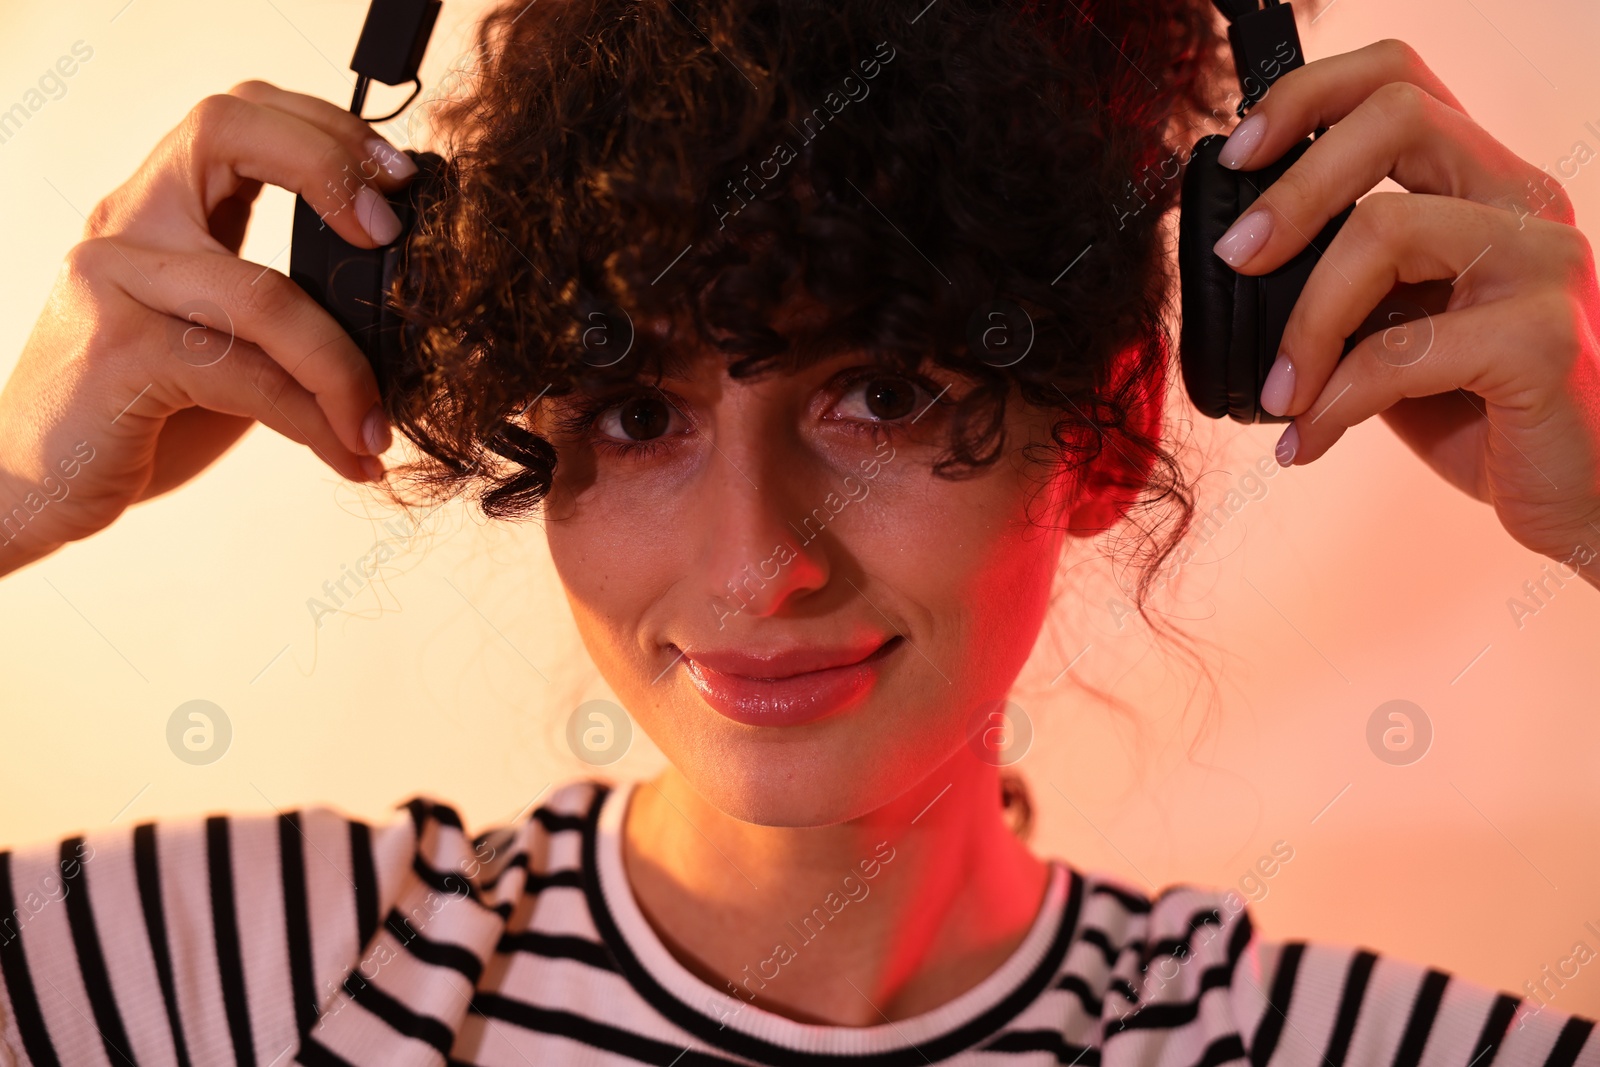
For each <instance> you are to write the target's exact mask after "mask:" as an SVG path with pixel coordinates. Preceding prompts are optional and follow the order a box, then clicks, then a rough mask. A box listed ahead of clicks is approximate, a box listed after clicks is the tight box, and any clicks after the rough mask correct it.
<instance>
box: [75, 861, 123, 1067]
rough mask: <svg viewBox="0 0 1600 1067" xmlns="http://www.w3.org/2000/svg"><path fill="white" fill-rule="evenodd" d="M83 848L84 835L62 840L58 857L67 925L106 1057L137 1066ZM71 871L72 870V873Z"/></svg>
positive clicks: (114, 1061)
mask: <svg viewBox="0 0 1600 1067" xmlns="http://www.w3.org/2000/svg"><path fill="white" fill-rule="evenodd" d="M82 851H83V838H82V837H69V838H66V839H64V840H63V841H62V842H61V851H60V854H59V857H58V860H59V865H60V868H61V881H62V888H63V890H64V894H65V895H64V897H63V899H62V902H63V903H64V904H66V906H67V927H68V929H70V930H71V931H72V948H73V951H74V952H76V953H77V956H78V971H79V973H80V975H81V976H82V978H83V988H84V992H86V993H88V994H89V1010H90V1011H91V1012H93V1013H94V1025H95V1029H97V1030H99V1031H100V1042H101V1044H103V1045H105V1048H106V1059H108V1060H110V1061H111V1062H112V1063H126V1064H128V1065H129V1067H133V1045H132V1044H131V1043H130V1042H129V1041H128V1031H127V1030H126V1029H125V1028H124V1027H123V1025H122V1013H121V1012H120V1011H118V1010H117V998H116V995H115V994H114V993H112V992H111V975H110V973H109V972H107V971H106V957H105V953H104V952H102V951H101V949H100V931H99V930H97V929H95V925H94V911H93V910H92V909H91V908H90V906H89V880H88V879H87V878H85V877H84V873H83V864H82V862H80V861H79V859H78V857H79V856H80V855H81V854H82ZM69 872H70V873H69Z"/></svg>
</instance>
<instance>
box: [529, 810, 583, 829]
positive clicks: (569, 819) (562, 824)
mask: <svg viewBox="0 0 1600 1067" xmlns="http://www.w3.org/2000/svg"><path fill="white" fill-rule="evenodd" d="M532 818H533V821H534V822H536V823H538V824H539V825H540V826H542V827H544V830H545V833H548V834H561V833H566V832H568V831H571V830H578V831H581V830H582V829H583V827H584V816H582V815H563V814H561V813H559V812H554V811H551V810H550V809H549V808H534V809H533V815H532Z"/></svg>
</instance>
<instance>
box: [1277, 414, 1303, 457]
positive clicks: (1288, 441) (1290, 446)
mask: <svg viewBox="0 0 1600 1067" xmlns="http://www.w3.org/2000/svg"><path fill="white" fill-rule="evenodd" d="M1298 451H1300V433H1299V431H1298V430H1296V429H1295V428H1294V423H1292V422H1291V423H1290V424H1289V425H1288V426H1287V427H1285V428H1284V431H1283V436H1282V437H1280V438H1278V444H1277V447H1276V448H1274V449H1273V450H1272V456H1273V458H1274V459H1276V460H1277V461H1278V466H1280V467H1287V466H1288V465H1289V464H1291V463H1293V462H1294V454H1295V453H1296V452H1298Z"/></svg>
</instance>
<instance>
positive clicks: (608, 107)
mask: <svg viewBox="0 0 1600 1067" xmlns="http://www.w3.org/2000/svg"><path fill="white" fill-rule="evenodd" d="M918 8H920V10H918ZM475 53H476V56H475V58H476V65H475V67H474V68H472V69H471V70H470V71H469V72H468V77H467V79H466V84H467V86H468V88H467V91H466V92H464V93H462V94H460V95H457V96H454V97H452V98H450V99H447V100H445V101H443V102H442V103H441V104H439V105H438V106H437V108H436V109H435V110H434V111H433V113H432V116H431V117H432V119H433V122H434V123H435V125H436V127H437V128H438V130H439V131H440V132H441V133H442V134H443V135H444V138H445V140H446V141H447V143H446V144H443V145H441V146H440V147H441V151H442V152H444V153H445V154H446V156H447V158H448V159H449V160H450V169H449V172H448V173H449V180H448V181H447V182H445V183H444V185H445V192H444V195H442V196H441V197H440V198H439V199H437V200H435V201H433V202H432V203H430V204H428V205H426V208H425V210H424V212H423V215H422V222H421V223H420V224H419V230H418V232H417V233H416V235H415V236H414V238H413V240H412V243H411V246H410V253H409V258H408V264H407V269H406V271H405V272H404V274H403V276H402V277H401V278H400V279H398V281H397V283H396V287H395V290H394V293H393V295H394V298H395V299H396V301H397V303H398V305H399V306H400V308H401V309H402V314H403V315H404V316H405V317H406V319H407V321H408V327H407V329H408V330H409V331H411V343H410V344H409V345H408V346H407V350H406V355H405V356H404V357H403V358H402V359H401V360H400V362H398V363H397V364H396V365H394V366H386V367H384V368H382V369H381V372H382V373H381V378H382V380H383V381H384V383H385V384H384V394H385V395H384V403H385V407H386V408H387V410H388V412H389V415H390V416H391V418H392V419H393V421H394V424H395V425H396V426H397V427H398V428H399V429H400V431H401V432H402V433H403V434H404V435H405V436H406V437H407V438H409V439H410V440H411V441H412V442H413V443H415V444H416V445H417V446H418V447H419V448H420V449H421V451H422V452H423V453H425V455H424V456H423V457H421V458H420V459H419V460H418V461H417V462H416V463H415V464H412V465H409V466H403V467H400V468H397V469H396V471H395V472H394V477H395V480H396V481H397V482H399V481H403V480H409V481H410V483H411V484H412V486H414V487H416V488H420V489H423V490H425V491H426V492H427V494H428V495H429V496H430V497H432V498H434V499H437V498H440V497H448V496H455V495H457V494H459V493H462V492H463V491H468V490H470V491H471V492H472V494H473V495H474V496H475V497H476V500H477V502H478V504H479V506H480V507H481V510H482V511H483V513H484V514H485V515H486V516H487V517H490V518H503V517H516V516H521V515H525V514H527V513H529V512H531V511H532V510H534V509H535V508H536V507H537V505H538V504H539V503H540V502H541V501H542V500H543V499H544V497H545V495H546V494H547V493H548V491H549V489H550V486H551V481H552V475H553V472H554V469H555V462H556V452H555V449H554V448H553V447H552V445H551V444H550V442H549V441H548V440H546V439H545V438H543V437H541V436H539V435H538V434H536V433H534V432H533V431H532V430H531V429H530V428H529V424H528V423H527V422H526V421H525V420H524V418H523V416H525V415H526V413H527V411H528V410H529V408H530V405H531V404H535V403H538V402H541V401H542V400H544V399H545V398H552V397H560V396H563V395H567V394H570V393H573V392H575V391H577V392H581V391H585V390H591V389H595V388H599V387H600V386H601V385H602V384H604V383H612V384H614V383H616V382H617V381H619V380H630V379H634V378H639V379H641V380H642V379H643V378H645V377H646V376H648V375H651V374H656V375H659V374H660V373H661V372H662V369H663V368H664V367H670V366H671V365H672V364H673V361H674V360H675V359H681V358H682V353H683V352H684V350H685V349H687V348H688V347H690V346H691V345H693V346H710V347H711V348H712V349H714V350H719V351H721V352H724V353H726V354H727V356H728V360H729V364H728V370H729V373H730V374H732V375H734V376H736V377H738V376H746V375H753V374H758V373H762V372H765V371H768V370H773V369H777V370H782V369H794V368H795V367H798V366H803V365H804V364H805V362H806V361H808V360H810V359H814V358H818V357H819V355H820V354H823V353H829V352H834V351H838V350H840V348H841V347H854V348H857V349H860V350H862V351H866V352H872V353H874V354H876V355H877V356H878V357H879V358H882V359H883V360H885V361H886V362H889V363H892V364H896V365H900V366H903V367H905V368H906V369H911V368H914V367H915V366H916V365H918V364H920V363H921V362H922V361H923V360H932V361H933V362H934V363H935V364H936V365H938V366H941V367H945V368H948V369H950V370H953V371H956V372H958V373H959V374H960V375H962V376H963V377H964V378H965V379H966V380H969V381H971V382H972V383H973V385H974V387H973V388H972V389H971V390H970V391H967V392H966V393H965V394H964V395H963V396H962V398H961V400H960V402H959V404H957V405H956V406H955V407H954V409H953V410H952V411H951V412H950V420H949V427H950V439H949V447H948V449H947V450H946V451H945V452H944V453H943V454H942V455H941V456H940V457H939V459H938V460H937V462H936V463H935V471H936V473H938V474H939V475H940V476H944V477H960V476H961V475H962V474H963V473H966V472H970V471H972V470H974V469H976V468H978V467H981V466H983V465H985V464H988V463H992V462H993V461H994V460H995V459H996V457H998V456H999V455H1001V454H1002V453H1003V451H1004V447H1005V442H1004V433H1003V416H1004V411H1005V405H1006V403H1007V400H1008V397H1010V396H1011V395H1012V393H1013V390H1017V391H1019V392H1020V396H1021V398H1022V401H1023V402H1024V403H1026V404H1028V405H1033V406H1037V407H1038V408H1039V409H1042V410H1048V411H1053V412H1055V413H1056V414H1057V415H1058V416H1059V417H1058V418H1057V420H1056V421H1055V423H1054V428H1053V432H1052V436H1053V439H1054V443H1055V445H1056V446H1057V448H1056V450H1055V451H1054V454H1053V456H1052V457H1050V458H1051V459H1053V461H1055V462H1058V463H1061V464H1065V465H1067V466H1070V467H1075V466H1077V465H1080V464H1085V463H1093V462H1094V461H1095V460H1096V459H1097V458H1099V457H1100V456H1101V455H1102V453H1103V450H1105V449H1108V448H1109V449H1112V450H1114V451H1115V453H1116V454H1117V456H1118V457H1119V458H1120V459H1121V460H1122V466H1123V467H1124V468H1126V470H1128V471H1131V472H1133V473H1131V474H1124V475H1123V476H1122V477H1123V479H1124V480H1125V481H1126V482H1128V483H1129V484H1127V485H1126V486H1125V488H1126V489H1127V490H1128V491H1129V492H1128V495H1129V502H1128V511H1129V514H1130V516H1131V517H1133V519H1134V522H1133V525H1134V526H1135V528H1136V529H1137V532H1138V533H1139V534H1140V535H1141V536H1140V537H1139V538H1137V540H1139V541H1140V542H1142V543H1143V550H1142V564H1143V565H1142V567H1141V570H1142V577H1141V580H1140V582H1139V584H1138V587H1137V593H1138V600H1137V602H1138V603H1139V604H1140V606H1141V610H1142V607H1143V600H1144V595H1145V594H1146V592H1147V591H1148V587H1149V585H1150V579H1151V577H1152V576H1153V575H1154V573H1155V572H1156V570H1157V568H1158V567H1159V565H1160V564H1161V563H1162V561H1164V559H1165V558H1166V556H1167V554H1169V553H1170V552H1171V551H1172V550H1173V549H1174V547H1175V546H1176V543H1177V541H1178V539H1179V538H1181V536H1182V534H1183V532H1184V531H1185V530H1186V529H1187V527H1188V525H1189V522H1190V518H1191V516H1192V514H1193V510H1194V505H1193V499H1192V495H1191V491H1190V489H1189V487H1188V485H1187V483H1186V480H1185V478H1184V476H1183V473H1182V470H1181V467H1180V465H1179V463H1178V462H1177V461H1176V459H1175V455H1174V452H1173V450H1171V449H1170V448H1168V447H1167V446H1166V445H1165V444H1164V443H1163V439H1162V437H1163V435H1162V430H1161V426H1160V420H1159V418H1155V419H1152V417H1151V415H1152V410H1151V406H1152V405H1159V404H1160V403H1161V402H1162V399H1163V397H1164V395H1165V391H1166V385H1167V382H1168V380H1169V377H1170V375H1169V370H1170V363H1171V356H1172V345H1171V336H1170V333H1169V327H1168V325H1167V319H1166V316H1167V312H1168V310H1169V308H1170V305H1169V300H1170V298H1171V291H1172V288H1173V287H1172V279H1171V277H1170V267H1169V265H1168V258H1169V257H1168V253H1169V251H1170V246H1171V243H1170V235H1169V232H1168V231H1167V230H1165V229H1164V227H1163V215H1164V213H1165V212H1166V210H1167V209H1168V208H1169V207H1171V206H1172V205H1173V204H1174V203H1175V201H1176V198H1177V194H1178V183H1177V181H1176V180H1174V177H1173V176H1174V174H1175V173H1176V168H1175V167H1174V166H1171V165H1170V164H1171V163H1172V161H1174V160H1177V159H1179V158H1187V157H1186V155H1184V154H1183V153H1184V150H1185V149H1186V146H1187V145H1188V143H1190V141H1192V137H1193V132H1192V131H1193V130H1194V129H1195V128H1196V126H1197V125H1198V123H1197V122H1196V121H1195V117H1196V116H1200V117H1205V116H1208V115H1209V116H1212V117H1215V116H1217V115H1218V114H1219V113H1220V112H1219V110H1218V108H1217V106H1216V104H1217V97H1218V94H1219V90H1218V82H1219V80H1220V79H1219V77H1218V75H1219V73H1220V71H1221V70H1222V69H1223V66H1224V63H1223V56H1224V55H1225V53H1224V51H1223V49H1222V38H1221V36H1220V33H1219V30H1218V27H1217V23H1216V21H1215V19H1214V13H1213V11H1212V8H1211V5H1210V0H1065V2H1064V3H1056V2H1054V0H931V2H927V3H926V6H924V5H923V3H922V0H911V2H910V3H892V4H891V3H886V2H883V0H846V2H843V3H838V2H822V0H546V2H544V3H537V4H532V5H530V4H527V3H526V0H513V2H509V3H506V4H505V5H504V6H501V7H497V8H494V9H492V10H490V11H489V12H488V13H487V14H486V15H485V16H484V17H483V19H482V21H481V22H480V23H479V25H478V27H477V35H476V41H475ZM1186 119H1187V121H1185V120H1186ZM797 289H798V290H800V291H803V293H804V295H805V298H806V299H807V300H809V301H811V302H812V305H813V306H814V307H816V308H820V309H822V310H823V312H824V313H823V314H820V315H818V314H812V315H808V316H805V317H804V318H803V320H802V321H800V322H798V324H796V323H795V322H793V321H787V320H785V318H784V316H783V314H782V311H781V309H782V308H784V307H785V306H786V302H787V301H788V300H789V299H790V298H791V297H792V296H793V295H794V293H795V291H796V290H797ZM996 309H999V310H998V311H996ZM996 313H998V314H1001V315H1002V317H1003V318H1004V319H1005V321H1006V322H1007V323H1009V325H1010V326H1012V327H1013V328H1020V329H1031V331H1032V344H1031V348H1028V349H1027V351H1026V355H1025V356H1023V357H1022V358H1021V359H1019V360H1015V361H1013V357H1010V356H1004V358H997V353H996V352H993V351H987V350H986V347H985V345H984V344H983V342H982V340H981V338H982V335H983V329H982V327H984V325H985V323H986V322H988V321H990V318H991V317H992V315H994V314H996ZM790 318H791V319H792V316H791V317H790ZM659 321H665V322H666V323H668V324H669V326H668V328H667V331H666V332H665V333H657V332H656V331H655V330H653V329H632V330H630V324H636V323H645V322H651V323H655V322H659ZM975 324H976V326H975ZM780 326H782V328H781V329H780V328H779V327H780ZM596 330H599V331H600V332H599V333H598V334H597V333H596ZM623 334H626V337H623ZM597 337H598V338H599V339H601V340H604V341H605V342H606V343H607V344H609V345H610V346H611V347H609V348H607V347H603V346H601V347H597V345H596V344H595V343H594V342H595V340H596V338H597ZM624 341H626V342H627V343H626V344H624ZM1012 343H1013V344H1016V343H1018V341H1017V340H1015V339H1013V340H1012ZM623 348H625V349H626V355H625V356H623V357H622V358H621V359H617V358H616V355H615V353H616V352H617V351H618V350H619V349H623ZM602 356H603V358H602ZM1149 518H1154V519H1158V520H1159V521H1146V519H1149Z"/></svg>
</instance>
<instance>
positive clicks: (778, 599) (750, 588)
mask: <svg viewBox="0 0 1600 1067" xmlns="http://www.w3.org/2000/svg"><path fill="white" fill-rule="evenodd" d="M814 480H815V479H814V478H813V477H811V476H810V472H809V470H808V469H807V465H806V464H805V462H804V460H803V459H801V458H799V457H798V456H795V455H779V454H777V453H775V452H771V451H757V450H751V449H725V450H724V451H723V455H722V456H721V458H720V460H719V462H717V463H715V464H711V465H709V466H708V468H707V470H706V472H705V474H704V475H703V476H702V478H701V480H700V483H699V485H698V486H697V487H696V489H697V492H698V494H699V495H700V499H699V500H698V501H696V504H697V507H696V509H695V510H697V511H698V512H699V514H700V515H701V517H702V518H703V520H704V537H703V539H702V541H701V546H702V550H701V558H700V560H699V561H698V562H699V565H700V566H701V568H703V569H702V574H701V578H700V584H702V586H703V589H704V592H705V595H706V596H707V597H708V599H709V601H710V603H711V610H712V615H713V617H714V618H715V619H716V622H717V628H718V629H719V630H720V629H725V628H727V626H729V625H730V624H732V623H733V622H734V620H736V619H739V618H741V617H743V618H748V619H755V618H766V617H769V616H773V615H777V614H779V613H781V612H784V611H785V610H789V609H792V608H793V607H794V606H795V604H796V603H797V602H799V601H800V600H803V599H804V598H806V597H807V596H809V595H810V594H812V593H815V592H817V591H819V590H821V589H823V588H824V587H825V586H826V585H827V584H828V577H829V573H830V567H829V561H828V552H827V548H826V544H827V540H828V538H823V537H821V536H818V535H817V532H816V531H815V530H813V529H812V527H813V526H814V525H815V523H814V522H813V523H807V522H806V517H807V516H808V515H809V514H810V513H811V511H812V510H813V509H812V507H811V505H810V504H809V503H807V500H806V498H807V493H808V489H807V486H808V485H810V484H811V483H813V482H814ZM812 495H816V496H817V497H818V499H819V500H820V499H821V498H822V496H823V495H825V494H824V493H814V494H812ZM812 503H814V502H812Z"/></svg>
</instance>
